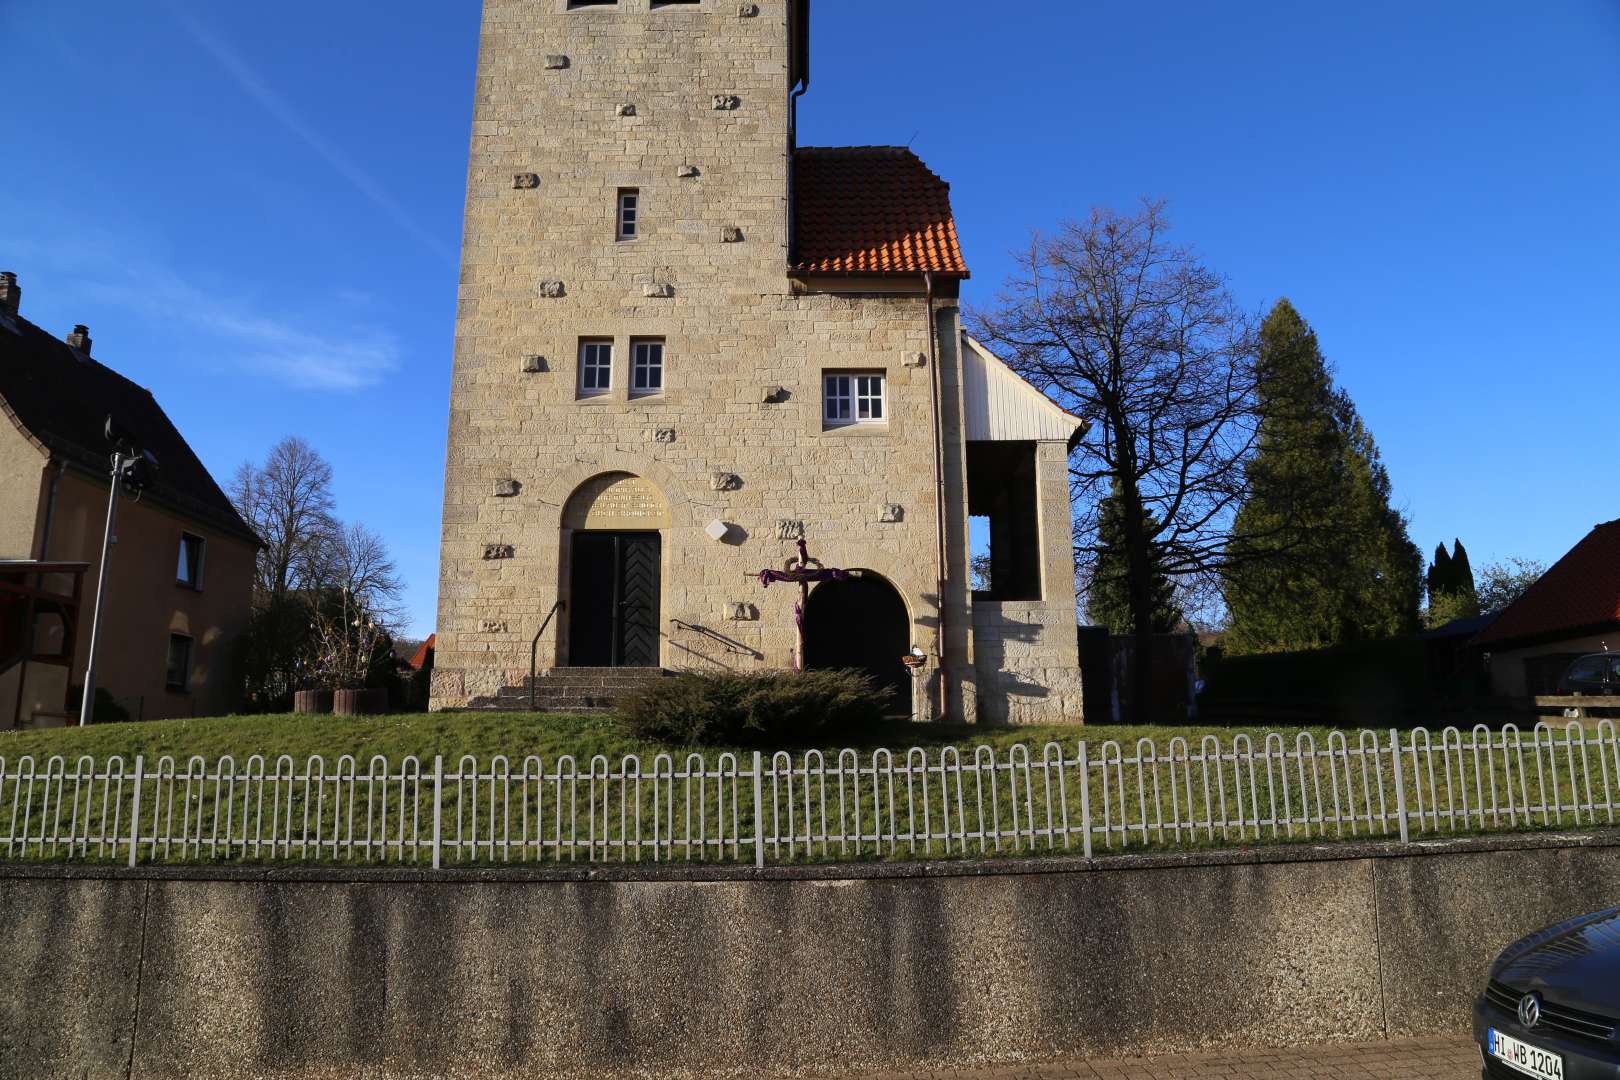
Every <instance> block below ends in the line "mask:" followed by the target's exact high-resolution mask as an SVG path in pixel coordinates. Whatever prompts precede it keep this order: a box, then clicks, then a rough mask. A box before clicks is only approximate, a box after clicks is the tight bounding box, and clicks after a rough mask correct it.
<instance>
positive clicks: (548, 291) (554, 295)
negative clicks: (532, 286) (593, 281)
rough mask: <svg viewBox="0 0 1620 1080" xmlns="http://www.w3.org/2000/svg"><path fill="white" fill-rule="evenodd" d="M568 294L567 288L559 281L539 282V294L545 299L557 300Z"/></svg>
mask: <svg viewBox="0 0 1620 1080" xmlns="http://www.w3.org/2000/svg"><path fill="white" fill-rule="evenodd" d="M567 295H568V288H567V286H565V285H564V284H563V283H562V282H560V281H542V282H541V283H540V296H541V297H542V298H543V299H546V300H557V299H560V298H561V297H564V296H567Z"/></svg>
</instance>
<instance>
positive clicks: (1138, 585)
mask: <svg viewBox="0 0 1620 1080" xmlns="http://www.w3.org/2000/svg"><path fill="white" fill-rule="evenodd" d="M1115 438H1116V439H1117V445H1118V446H1119V458H1120V465H1121V467H1120V470H1119V494H1120V504H1121V506H1120V508H1121V509H1122V510H1123V511H1124V517H1125V565H1126V571H1127V574H1128V577H1129V580H1128V582H1127V584H1128V585H1129V591H1130V598H1131V629H1132V631H1133V632H1134V636H1135V638H1136V648H1135V649H1134V650H1133V652H1134V654H1135V655H1133V656H1132V658H1131V708H1130V714H1129V716H1127V717H1126V718H1125V719H1126V721H1127V722H1128V723H1132V724H1145V723H1147V722H1148V717H1149V705H1148V694H1149V693H1150V692H1151V689H1152V686H1153V672H1152V668H1151V666H1150V665H1151V663H1152V659H1153V656H1152V653H1153V556H1152V551H1151V550H1150V548H1149V545H1148V536H1147V527H1146V523H1145V520H1144V518H1145V515H1144V514H1143V511H1142V491H1141V489H1140V488H1139V487H1137V484H1136V462H1135V455H1134V454H1132V453H1131V452H1130V449H1129V448H1130V446H1131V443H1130V442H1129V441H1128V433H1127V432H1125V431H1123V430H1120V431H1118V432H1117V433H1116V435H1115Z"/></svg>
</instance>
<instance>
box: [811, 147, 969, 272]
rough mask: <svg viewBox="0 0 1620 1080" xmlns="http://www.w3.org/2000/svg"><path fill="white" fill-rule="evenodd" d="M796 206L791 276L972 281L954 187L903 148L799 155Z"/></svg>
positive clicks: (829, 150)
mask: <svg viewBox="0 0 1620 1080" xmlns="http://www.w3.org/2000/svg"><path fill="white" fill-rule="evenodd" d="M793 203H794V232H793V241H794V252H793V256H792V260H791V261H792V266H791V267H790V269H791V270H792V271H793V272H794V273H799V274H920V273H923V272H924V271H932V272H933V273H935V274H939V275H942V276H945V277H957V278H965V277H967V276H968V268H967V263H966V262H964V261H963V260H962V249H961V247H960V245H959V244H958V243H957V239H956V221H955V220H954V219H953V218H952V217H951V186H950V185H949V184H947V183H946V182H945V181H943V180H941V179H940V178H939V177H937V176H935V175H934V174H933V173H932V172H930V171H929V169H928V166H926V165H924V164H923V163H922V160H921V159H920V158H918V157H917V155H916V154H913V153H912V152H911V151H910V150H907V149H906V148H905V147H903V146H840V147H819V146H817V147H802V148H800V149H799V151H798V153H797V154H796V156H795V158H794V171H793Z"/></svg>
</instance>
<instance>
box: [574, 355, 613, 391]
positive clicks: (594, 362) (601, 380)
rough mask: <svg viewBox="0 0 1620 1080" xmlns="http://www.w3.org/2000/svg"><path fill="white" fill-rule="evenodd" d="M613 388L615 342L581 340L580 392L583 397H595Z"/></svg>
mask: <svg viewBox="0 0 1620 1080" xmlns="http://www.w3.org/2000/svg"><path fill="white" fill-rule="evenodd" d="M611 389H613V342H611V341H581V342H580V343H579V392H580V396H582V397H595V396H596V395H598V394H605V393H607V392H608V391H609V390H611Z"/></svg>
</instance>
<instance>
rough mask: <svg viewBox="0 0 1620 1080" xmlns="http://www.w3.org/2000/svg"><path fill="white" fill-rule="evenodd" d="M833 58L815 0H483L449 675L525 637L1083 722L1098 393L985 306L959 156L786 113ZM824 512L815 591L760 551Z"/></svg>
mask: <svg viewBox="0 0 1620 1080" xmlns="http://www.w3.org/2000/svg"><path fill="white" fill-rule="evenodd" d="M809 58H810V51H809V3H808V0H759V2H758V3H738V0H485V6H484V18H483V32H482V40H481V46H480V56H479V65H478V83H477V110H476V116H475V120H474V124H473V137H472V155H471V165H470V168H469V172H468V192H467V217H466V230H465V235H464V241H463V244H464V248H463V256H462V275H461V287H460V303H459V311H458V317H457V327H456V343H455V373H454V382H453V388H452V399H451V411H450V440H449V451H448V463H447V467H446V484H445V506H444V533H443V552H442V566H441V571H440V573H441V579H440V591H439V621H438V650H437V657H436V670H435V672H434V679H433V704H434V707H435V708H451V707H465V706H473V707H477V706H480V705H494V704H498V703H500V702H502V701H503V700H505V701H510V700H514V699H516V698H519V697H526V694H527V689H526V683H527V679H528V676H529V672H530V663H531V653H532V655H533V657H534V658H535V663H536V666H537V667H538V669H539V671H540V672H541V673H542V679H541V680H540V684H541V686H542V688H543V687H544V686H545V685H546V684H547V680H548V678H549V679H550V680H552V685H553V687H555V686H556V685H559V684H568V680H569V679H570V678H571V677H572V678H574V679H575V680H576V682H577V679H578V678H579V677H580V676H581V672H580V671H579V670H570V669H587V670H588V671H590V672H591V673H592V675H593V676H599V677H601V678H603V679H604V680H608V675H607V673H605V672H604V671H603V670H602V669H610V668H611V669H625V668H640V669H654V670H656V669H658V668H665V669H683V668H722V669H732V670H742V671H750V670H759V669H765V668H786V667H789V666H792V665H794V664H796V663H803V664H806V665H809V666H858V667H864V668H867V669H869V670H871V671H872V672H873V674H874V675H875V676H876V677H877V678H878V680H879V681H880V682H881V683H883V684H884V685H885V686H888V687H890V688H892V690H893V693H894V697H893V700H894V702H895V707H896V710H897V711H901V712H904V711H908V710H909V711H910V713H911V714H912V715H913V716H914V717H916V718H917V719H937V718H941V717H943V718H946V719H949V720H953V721H961V720H974V719H979V720H985V721H1012V722H1035V721H1058V720H1072V721H1078V720H1079V719H1080V717H1081V700H1080V676H1079V669H1078V660H1077V649H1076V635H1075V622H1076V618H1075V599H1074V585H1073V569H1072V565H1071V556H1070V525H1069V502H1068V484H1067V455H1068V448H1069V445H1070V444H1071V442H1072V440H1073V439H1075V438H1077V437H1078V435H1079V432H1080V430H1081V423H1080V421H1079V420H1077V419H1075V418H1074V417H1072V416H1069V415H1068V414H1066V413H1064V412H1063V411H1062V410H1060V409H1058V408H1057V407H1056V406H1055V405H1053V404H1052V403H1051V402H1049V401H1048V400H1047V399H1046V398H1044V397H1043V396H1042V395H1040V394H1039V393H1037V392H1036V391H1035V390H1033V389H1032V388H1031V387H1029V386H1028V385H1027V384H1025V383H1023V382H1022V381H1021V380H1019V379H1018V378H1017V376H1016V375H1014V374H1013V373H1012V372H1011V371H1010V370H1008V369H1007V368H1006V367H1005V366H1004V365H1002V364H1001V362H1000V361H999V360H997V359H996V358H995V357H993V356H991V355H990V354H989V353H988V352H986V351H985V350H983V349H981V348H979V347H978V346H977V344H976V343H974V342H972V341H971V339H968V338H966V337H965V336H964V335H963V333H962V331H961V327H960V313H959V308H958V300H957V297H958V293H959V286H960V283H961V282H962V280H963V279H965V278H966V277H967V276H968V271H967V267H966V265H965V264H964V263H963V261H962V255H961V252H960V249H959V247H958V245H957V238H956V226H955V223H954V221H953V220H952V217H951V210H950V203H949V189H948V187H947V185H946V184H945V183H944V182H943V181H942V180H940V179H939V178H938V177H936V176H935V175H934V174H933V173H931V172H930V171H929V170H928V169H927V167H926V166H925V165H924V164H923V163H922V162H921V161H920V160H918V159H917V158H916V157H915V156H914V155H913V154H911V152H910V151H908V150H904V149H897V148H889V147H849V148H839V149H816V148H804V147H798V146H797V145H796V140H795V133H794V117H795V107H796V104H797V102H798V99H799V97H800V95H802V94H803V93H804V92H805V91H806V90H807V89H808V87H809V79H810V68H809ZM970 514H971V515H974V516H982V517H985V518H987V519H988V523H987V524H988V529H989V534H990V538H991V539H990V545H991V568H990V572H989V575H988V577H989V580H988V581H987V582H986V581H983V580H981V581H979V582H978V585H979V591H978V592H975V591H974V590H973V586H974V582H973V581H972V580H971V579H970V574H969V550H968V548H969V516H970ZM801 538H803V539H804V540H805V542H806V544H807V545H808V550H809V554H810V556H811V557H812V558H813V559H815V560H819V563H820V565H821V566H823V567H826V568H837V569H845V570H850V571H852V572H853V573H852V574H851V575H850V576H849V577H848V578H847V579H844V580H829V581H824V582H820V583H817V584H816V585H814V587H813V589H812V591H811V592H810V594H809V599H808V602H807V603H806V604H805V605H804V608H803V611H802V613H801V615H800V617H798V618H796V614H795V609H796V606H797V604H798V601H799V598H800V591H799V586H798V585H796V584H791V583H778V584H774V585H772V586H771V587H770V588H762V587H761V583H760V572H761V571H762V570H766V569H776V570H781V569H783V568H784V567H787V566H788V565H789V564H790V563H792V562H793V561H794V560H795V559H796V558H797V555H798V551H799V547H798V541H799V540H800V539H801ZM801 623H802V627H801ZM906 657H910V658H911V660H910V662H909V663H907V662H903V659H904V658H906ZM610 684H611V680H608V681H606V682H604V683H603V685H610Z"/></svg>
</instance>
